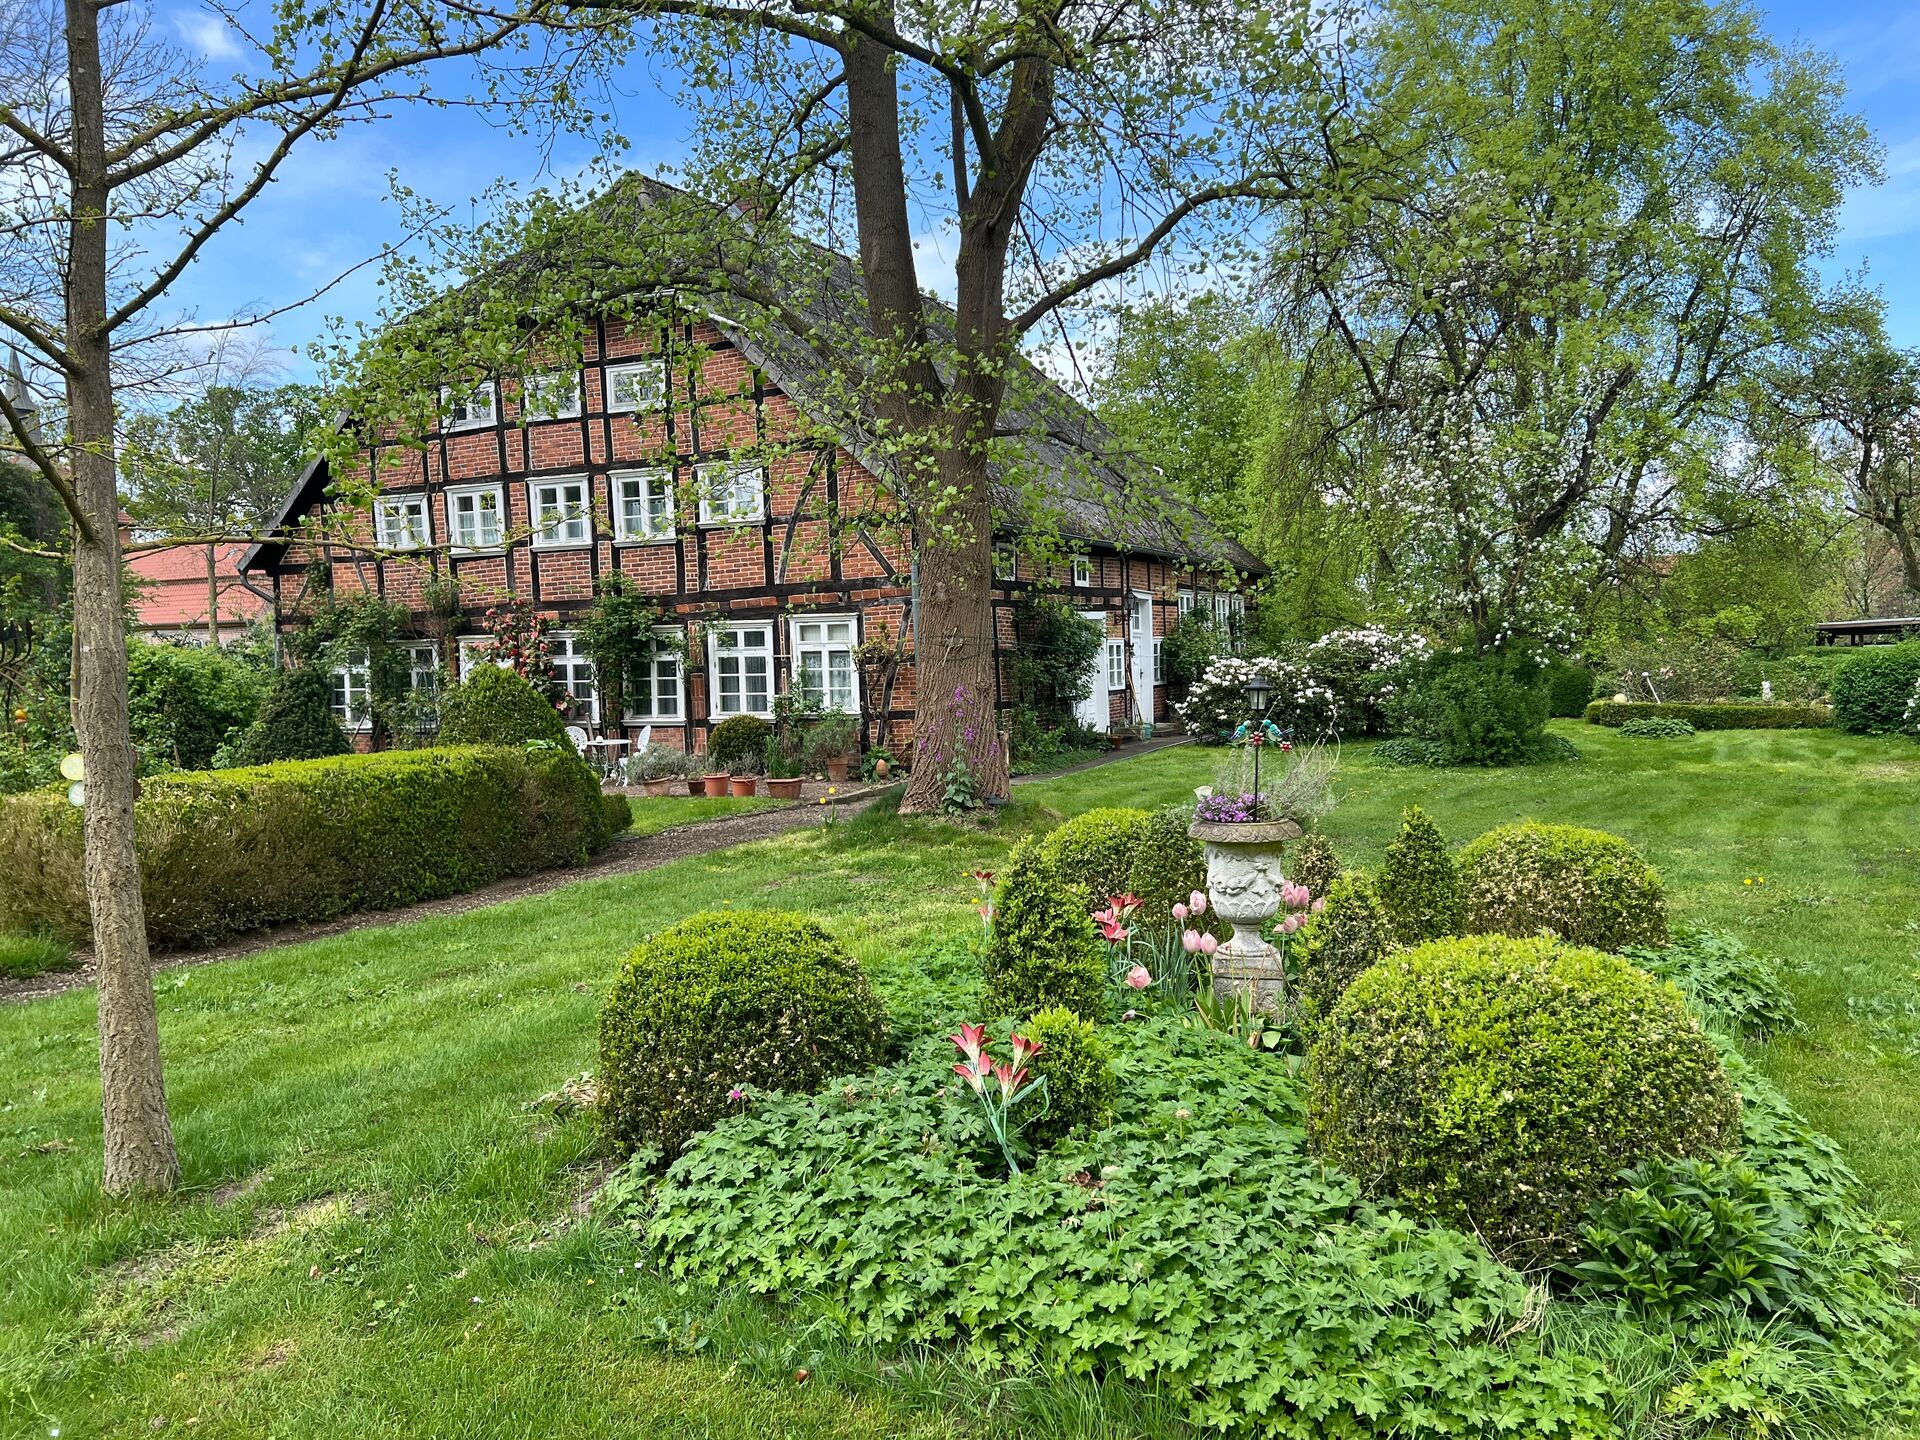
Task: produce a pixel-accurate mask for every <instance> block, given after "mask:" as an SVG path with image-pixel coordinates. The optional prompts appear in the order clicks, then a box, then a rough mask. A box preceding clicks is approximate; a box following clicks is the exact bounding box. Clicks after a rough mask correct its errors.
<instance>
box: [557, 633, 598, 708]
mask: <svg viewBox="0 0 1920 1440" xmlns="http://www.w3.org/2000/svg"><path fill="white" fill-rule="evenodd" d="M548 639H549V642H550V645H551V649H550V653H551V654H552V656H553V679H554V683H555V684H557V685H558V686H559V687H560V688H561V689H562V690H564V691H566V692H567V694H568V695H569V696H571V697H572V698H573V702H574V704H573V713H574V714H575V715H576V716H579V715H586V716H591V717H592V718H593V719H595V720H598V719H599V718H600V690H599V687H598V686H597V685H595V684H594V680H593V662H592V661H591V660H589V659H588V658H587V655H586V652H585V651H584V650H582V649H581V648H580V643H579V640H578V638H577V637H576V636H574V635H573V634H572V633H571V632H569V631H564V630H563V631H561V632H559V633H558V634H555V635H551V636H549V637H548Z"/></svg>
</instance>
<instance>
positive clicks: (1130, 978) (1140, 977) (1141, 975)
mask: <svg viewBox="0 0 1920 1440" xmlns="http://www.w3.org/2000/svg"><path fill="white" fill-rule="evenodd" d="M1151 984H1153V974H1152V972H1150V971H1149V970H1148V969H1147V967H1146V966H1144V965H1136V966H1134V967H1133V968H1132V969H1131V970H1129V971H1127V986H1128V988H1129V989H1133V990H1144V989H1146V988H1147V987H1148V986H1149V985H1151Z"/></svg>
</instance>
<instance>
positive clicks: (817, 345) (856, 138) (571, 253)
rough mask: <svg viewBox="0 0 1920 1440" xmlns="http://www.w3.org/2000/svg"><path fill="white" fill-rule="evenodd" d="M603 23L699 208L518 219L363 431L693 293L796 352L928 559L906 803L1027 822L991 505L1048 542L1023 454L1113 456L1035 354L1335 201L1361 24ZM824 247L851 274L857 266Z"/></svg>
mask: <svg viewBox="0 0 1920 1440" xmlns="http://www.w3.org/2000/svg"><path fill="white" fill-rule="evenodd" d="M607 8H608V10H609V11H611V12H612V13H614V14H616V15H619V16H623V17H625V18H626V19H627V20H629V21H630V22H632V23H633V24H635V25H636V26H637V27H638V29H637V31H636V32H635V33H636V34H637V35H638V36H639V38H640V40H641V42H642V43H643V44H645V45H647V46H650V47H651V48H652V50H653V52H654V56H655V58H657V59H658V60H659V61H661V62H662V63H663V66H671V67H672V68H673V69H674V70H676V71H677V72H678V73H679V74H680V75H682V76H684V77H685V78H686V80H687V82H688V84H687V86H686V88H685V90H684V92H683V94H682V100H683V103H684V104H685V105H686V106H687V107H688V109H689V110H690V112H691V114H692V116H693V118H694V134H695V136H696V143H695V146H694V151H693V155H692V157H691V158H690V159H689V160H688V162H687V163H686V164H685V165H684V166H683V167H681V172H680V175H679V178H680V180H681V181H682V182H683V184H684V185H685V186H686V187H687V190H689V191H691V192H693V193H692V194H691V195H688V194H686V193H684V192H669V191H666V190H665V189H663V188H662V187H657V186H653V187H649V186H642V185H638V184H633V183H627V184H622V185H616V186H614V187H613V188H612V189H611V191H610V192H609V193H607V194H603V195H602V196H600V197H599V198H598V200H597V201H596V203H592V204H577V203H574V201H573V200H572V199H571V198H555V197H546V198H540V197H536V198H535V199H533V200H532V201H527V202H517V203H516V204H515V205H514V207H513V209H514V211H515V214H514V217H513V220H512V223H509V224H505V225H501V226H495V227H491V232H490V233H486V234H483V235H481V236H478V237H474V238H473V239H472V240H471V241H468V240H462V241H461V242H460V246H461V253H443V254H441V255H439V256H436V257H435V259H434V261H433V262H432V263H431V264H430V265H429V266H427V267H425V268H423V269H421V270H418V271H416V272H415V273H414V275H413V277H412V278H411V279H410V280H407V281H398V282H396V283H395V284H394V287H393V293H394V296H395V305H394V311H393V314H392V315H391V316H390V317H389V318H390V319H391V320H393V321H396V322H397V321H399V320H401V318H402V317H403V316H405V317H410V320H411V323H409V324H406V325H404V326H403V327H401V329H400V330H399V331H396V330H393V329H389V331H388V332H387V335H388V338H387V340H386V343H384V344H383V345H376V346H375V347H373V349H372V350H370V351H369V352H368V354H366V355H363V356H361V357H359V358H360V361H361V363H360V365H359V374H360V377H361V385H362V390H361V395H362V400H361V402H360V403H359V404H358V405H356V410H357V411H358V412H359V413H362V414H368V415H376V416H380V417H383V418H385V417H388V416H392V415H396V414H398V415H404V414H406V413H407V410H408V407H409V401H408V398H407V397H408V395H409V394H412V395H414V396H416V397H417V396H420V395H423V394H424V395H427V396H429V397H430V396H431V395H432V394H433V393H435V392H434V387H435V385H436V383H437V382H439V381H441V380H448V381H457V380H458V379H459V378H460V376H461V375H462V374H463V373H464V374H466V375H469V376H473V375H477V373H479V372H482V371H485V370H486V369H488V368H492V369H495V370H504V371H507V372H509V373H511V372H512V371H513V370H524V369H525V368H528V360H527V351H528V350H529V349H532V350H534V351H537V352H539V353H545V354H555V353H560V354H564V353H566V351H567V349H568V348H569V347H570V346H572V345H573V344H575V343H577V341H578V340H579V338H580V336H581V334H582V332H583V329H584V326H583V324H582V323H581V322H580V321H579V320H578V319H577V318H574V317H577V316H579V315H580V314H581V312H582V311H583V310H585V309H587V308H589V307H591V308H593V309H595V310H597V311H598V312H600V313H602V314H606V313H609V312H611V313H613V314H615V315H624V316H633V315H637V314H640V313H644V312H646V311H647V310H648V309H649V307H652V308H654V309H658V308H659V307H660V306H661V305H662V304H663V303H665V302H664V299H663V297H671V298H672V300H673V301H674V302H675V303H678V304H681V305H684V306H685V307H686V308H687V309H688V310H690V311H692V312H694V313H696V314H698V313H700V312H702V311H705V312H708V313H714V312H719V313H724V314H725V315H726V316H727V317H728V318H729V320H730V321H731V322H733V323H735V324H737V325H740V326H742V327H745V328H747V329H749V330H751V329H753V328H755V327H756V326H763V327H764V328H765V330H766V332H768V333H767V342H768V343H769V344H770V345H771V344H780V345H781V346H782V349H783V351H786V352H787V353H790V346H789V345H788V344H786V343H784V342H781V341H779V340H778V339H777V337H776V336H774V335H773V334H772V333H771V332H773V331H776V330H784V331H785V332H786V333H788V334H798V335H800V336H802V337H804V343H805V346H806V348H807V352H808V353H807V354H806V357H805V359H806V364H807V368H808V371H809V381H810V384H809V388H808V393H807V394H806V395H805V396H804V397H803V398H804V403H805V404H806V405H807V407H808V408H809V410H810V411H811V412H812V413H813V414H814V415H815V416H816V417H817V418H821V419H823V420H824V421H825V424H824V426H823V429H824V431H825V432H826V433H835V432H838V433H853V434H855V435H857V436H859V437H860V442H861V444H860V453H861V456H862V458H863V459H865V460H867V461H869V462H871V463H872V464H873V466H874V467H875V468H876V469H877V471H878V472H879V473H880V474H881V477H882V479H883V481H884V482H885V483H886V485H887V486H888V488H889V492H890V495H891V498H892V500H893V502H894V503H895V504H896V505H897V507H898V514H899V516H900V517H901V519H900V523H901V525H902V527H903V528H904V529H905V530H906V531H907V532H908V533H909V535H910V538H911V542H912V548H913V555H914V565H915V581H916V587H917V598H916V605H915V614H914V659H915V663H916V666H917V672H916V674H917V680H916V684H917V692H918V704H917V706H916V714H915V722H914V753H915V764H914V767H913V777H912V781H911V783H910V785H909V788H908V791H907V795H906V799H905V802H904V803H905V807H906V808H907V809H909V810H924V809H929V808H934V807H936V806H938V805H940V804H941V803H942V801H943V798H944V797H945V795H946V794H947V793H949V789H950V787H949V786H948V785H947V784H946V781H945V779H944V778H943V777H945V776H946V775H948V774H949V773H950V772H951V771H952V770H953V769H954V768H955V767H963V768H964V769H966V770H967V771H968V772H969V773H970V776H971V784H970V787H969V788H971V789H972V790H975V791H977V792H978V793H980V794H982V795H984V796H987V797H995V796H1003V795H1005V794H1006V793H1007V783H1008V777H1007V771H1006V762H1005V758H1004V754H1003V752H1002V751H1001V749H1000V747H999V745H998V744H997V743H996V740H995V732H996V728H997V718H996V715H995V709H994V703H995V683H994V673H993V653H994V646H993V616H992V606H991V594H990V592H991V587H992V565H991V544H992V534H993V529H994V521H995V514H994V512H995V504H996V493H995V491H996V486H998V487H999V491H1000V498H1001V499H1002V501H1003V502H1004V508H1011V509H1014V510H1017V511H1019V512H1021V513H1020V514H1019V516H1018V518H1019V519H1020V520H1022V521H1023V522H1024V523H1025V527H1026V528H1027V530H1028V531H1029V533H1030V534H1031V533H1032V532H1034V531H1035V530H1036V529H1037V530H1044V529H1045V528H1046V525H1047V520H1048V509H1049V505H1048V496H1047V494H1046V493H1045V492H1046V486H1045V485H1044V484H1043V481H1044V479H1045V477H1044V476H1043V475H1042V474H1041V473H1039V471H1038V470H1037V469H1036V468H1035V467H1033V466H1032V465H1030V464H1029V463H1027V461H1026V459H1025V457H1026V456H1027V455H1028V454H1029V453H1030V452H1029V451H1028V450H1027V449H1025V448H1024V447H1023V445H1022V442H1023V441H1029V440H1032V439H1035V438H1041V439H1046V440H1051V441H1054V442H1057V443H1061V444H1064V445H1065V446H1067V447H1068V448H1069V449H1071V448H1074V447H1085V446H1086V445H1088V444H1089V443H1091V442H1093V441H1094V440H1095V439H1096V437H1091V436H1089V435H1087V434H1086V433H1085V432H1084V428H1083V427H1075V426H1074V425H1072V424H1071V423H1065V424H1063V423H1062V416H1063V411H1062V409H1061V407H1060V406H1059V405H1058V404H1057V397H1055V396H1054V393H1053V391H1052V389H1051V387H1050V384H1049V383H1048V382H1047V381H1046V380H1045V379H1044V378H1043V377H1042V376H1041V375H1040V374H1039V373H1038V372H1037V371H1035V370H1034V369H1033V368H1032V367H1030V366H1029V365H1027V364H1025V363H1024V362H1023V360H1022V348H1023V346H1029V345H1033V344H1037V343H1040V342H1043V341H1045V340H1048V339H1058V338H1061V337H1063V336H1064V337H1068V338H1070V337H1071V336H1072V334H1073V332H1074V329H1075V327H1076V325H1077V324H1078V323H1079V318H1080V317H1082V316H1083V315H1084V313H1085V312H1086V310H1087V309H1088V308H1089V307H1090V306H1092V305H1095V304H1097V303H1100V302H1102V301H1103V300H1104V299H1106V298H1107V296H1108V295H1109V293H1110V292H1109V289H1108V287H1109V286H1110V284H1111V283H1112V282H1116V281H1118V280H1119V279H1120V278H1121V277H1124V276H1127V275H1129V274H1130V273H1131V272H1133V271H1134V270H1135V269H1136V268H1137V267H1140V266H1142V265H1144V264H1147V263H1148V262H1149V261H1152V260H1154V259H1155V258H1156V257H1159V258H1162V259H1169V260H1170V261H1177V260H1178V258H1179V257H1187V258H1188V259H1190V258H1191V257H1192V256H1193V255H1195V254H1206V255H1207V256H1208V257H1209V258H1211V259H1214V260H1223V259H1227V258H1230V257H1231V256H1233V255H1235V254H1244V253H1246V251H1247V248H1248V247H1247V235H1248V226H1249V225H1250V224H1253V223H1255V221H1256V220H1257V217H1258V216H1259V215H1260V213H1261V212H1262V211H1263V210H1264V209H1266V208H1268V207H1271V206H1274V205H1277V204H1288V203H1292V202H1294V201H1295V200H1297V199H1298V198H1299V196H1300V195H1301V194H1302V193H1303V192H1304V190H1305V189H1307V188H1308V187H1309V185H1310V184H1321V183H1325V180H1326V176H1327V174H1328V172H1329V171H1330V170H1332V169H1334V168H1335V165H1334V162H1335V160H1336V159H1337V158H1338V157H1339V156H1340V155H1341V154H1342V153H1343V147H1345V146H1346V145H1347V143H1348V141H1347V131H1348V123H1347V122H1348V117H1347V116H1346V115H1345V114H1344V113H1343V110H1342V97H1341V94H1340V91H1339V89H1338V87H1337V84H1336V83H1335V75H1336V73H1337V70H1338V68H1339V65H1340V63H1341V61H1342V41H1343V34H1342V31H1341V24H1340V18H1339V16H1338V15H1337V14H1334V13H1329V12H1327V11H1326V10H1325V8H1324V7H1322V8H1319V9H1314V8H1311V7H1309V6H1308V5H1307V4H1305V3H1299V0H1289V3H1286V4H1283V5H1281V6H1279V7H1277V8H1264V9H1260V10H1248V9H1246V8H1245V7H1243V6H1240V5H1238V4H1235V3H1231V0H1198V3H1191V0H1179V3H1173V0H1112V3H1102V4H1080V3H1047V4H1035V3H1032V0H1001V3H995V4H988V5H980V4H976V3H972V0H968V3H959V0H915V3H895V0H873V3H869V0H782V3H777V4H771V5H765V6H750V5H730V4H726V3H716V0H615V3H614V4H612V5H611V6H609V7H607ZM579 23H583V24H584V23H595V24H598V23H602V21H601V19H600V17H599V15H598V13H597V12H596V15H595V16H594V17H593V18H592V19H591V20H587V19H583V20H581V21H580V22H579ZM1309 177H1311V178H1309ZM928 237H932V240H931V244H932V245H933V246H936V247H937V246H938V245H939V244H941V243H944V245H945V247H946V250H947V252H948V253H949V254H950V257H951V258H950V265H948V266H945V267H943V268H942V271H941V272H940V273H939V274H938V281H937V288H941V289H945V288H947V287H951V297H952V298H951V305H950V307H948V306H942V305H939V304H937V303H935V302H934V301H933V300H932V299H931V298H930V297H929V296H928V295H927V294H926V293H925V289H924V288H923V282H929V283H933V282H934V281H935V272H934V271H933V270H932V269H930V268H929V269H925V270H923V269H922V268H920V265H919V263H918V261H917V257H916V252H917V251H918V250H920V249H921V248H922V242H923V241H926V240H928ZM808 242H819V243H821V244H823V245H825V246H827V247H831V248H837V249H841V250H844V251H848V252H851V254H852V256H853V258H854V260H855V266H854V268H853V269H852V270H851V271H847V270H845V269H843V268H840V267H836V266H834V265H833V264H831V263H830V262H828V261H826V260H825V259H824V257H823V256H822V255H821V253H820V252H819V251H816V250H813V249H811V248H810V246H809V243H808ZM456 262H457V263H459V264H460V265H461V268H463V269H464V270H465V271H466V272H467V275H468V277H469V278H468V282H467V284H466V285H465V286H464V287H463V288H462V289H461V290H460V291H459V292H458V294H457V295H456V296H453V297H448V298H447V299H446V301H445V302H444V303H440V304H435V303H433V300H432V297H431V295H430V293H428V289H429V287H428V286H427V285H426V284H425V283H424V282H427V281H433V280H437V278H438V275H439V274H440V273H444V267H445V265H446V264H448V263H456ZM435 337H438V338H437V340H436V338H435ZM436 372H437V373H436ZM413 405H414V407H415V408H416V410H417V407H418V400H417V399H416V400H415V401H414V402H413ZM429 418H430V417H429ZM1153 488H1155V489H1157V488H1158V487H1157V486H1156V487H1153ZM1130 503H1137V504H1139V505H1141V506H1149V505H1152V504H1154V503H1156V497H1155V496H1154V495H1153V494H1152V493H1143V494H1142V495H1140V496H1138V497H1134V498H1133V499H1132V500H1131V502H1130ZM1006 518H1013V517H1006Z"/></svg>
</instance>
